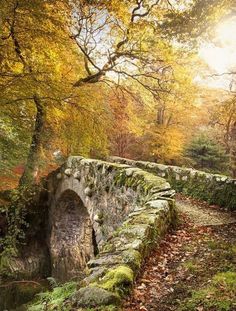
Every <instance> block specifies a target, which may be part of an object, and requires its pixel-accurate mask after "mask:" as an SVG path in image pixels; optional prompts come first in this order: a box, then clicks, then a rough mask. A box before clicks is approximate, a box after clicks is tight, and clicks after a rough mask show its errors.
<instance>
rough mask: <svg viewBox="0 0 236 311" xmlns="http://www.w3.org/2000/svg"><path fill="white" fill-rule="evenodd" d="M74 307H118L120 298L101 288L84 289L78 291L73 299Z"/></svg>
mask: <svg viewBox="0 0 236 311" xmlns="http://www.w3.org/2000/svg"><path fill="white" fill-rule="evenodd" d="M72 302H73V306H75V307H84V308H93V307H98V306H108V305H118V304H120V298H119V297H118V296H117V295H116V294H114V293H111V292H109V291H107V290H105V289H103V288H100V287H95V286H94V287H92V286H91V287H90V286H87V287H84V288H81V289H80V290H78V292H76V293H75V294H74V295H73V297H72Z"/></svg>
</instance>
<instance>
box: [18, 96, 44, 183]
mask: <svg viewBox="0 0 236 311" xmlns="http://www.w3.org/2000/svg"><path fill="white" fill-rule="evenodd" d="M34 103H35V106H36V111H37V113H36V119H35V126H34V132H33V136H32V140H31V145H30V149H29V154H28V157H27V161H26V164H25V169H24V172H23V174H22V176H21V178H20V181H19V186H20V187H23V186H27V185H30V184H32V183H34V182H35V180H36V177H37V170H38V162H39V158H40V150H41V145H42V133H43V126H44V117H45V111H44V106H43V104H42V102H41V100H40V98H39V96H38V95H34Z"/></svg>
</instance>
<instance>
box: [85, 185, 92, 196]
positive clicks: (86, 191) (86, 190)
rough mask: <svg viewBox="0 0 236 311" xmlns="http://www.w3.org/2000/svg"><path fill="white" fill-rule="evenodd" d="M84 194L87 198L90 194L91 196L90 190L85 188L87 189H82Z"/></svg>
mask: <svg viewBox="0 0 236 311" xmlns="http://www.w3.org/2000/svg"><path fill="white" fill-rule="evenodd" d="M84 194H85V195H86V196H88V197H91V196H92V194H93V191H92V189H91V188H89V187H87V188H85V189H84Z"/></svg>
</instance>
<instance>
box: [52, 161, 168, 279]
mask: <svg viewBox="0 0 236 311" xmlns="http://www.w3.org/2000/svg"><path fill="white" fill-rule="evenodd" d="M47 189H48V193H49V196H48V203H47V204H48V210H49V218H48V219H49V228H48V238H47V241H48V249H49V252H50V259H51V274H52V276H53V277H55V278H56V279H59V280H63V281H65V280H67V279H71V278H72V277H78V276H79V275H80V273H81V271H83V270H84V268H85V267H86V264H87V263H88V262H89V265H90V266H97V263H95V262H96V261H97V262H101V261H103V262H104V263H105V264H106V265H109V264H110V265H112V262H113V261H111V262H110V263H109V260H111V258H112V254H113V253H114V252H115V253H116V252H117V251H118V253H119V252H120V253H121V254H122V252H124V251H125V250H128V249H132V250H135V251H137V252H139V251H141V249H139V247H141V245H139V243H141V241H139V239H138V233H135V234H133V235H134V237H133V240H132V239H131V240H130V241H128V240H126V239H125V238H124V237H123V240H121V241H122V242H121V245H120V246H119V247H120V250H119V247H118V248H117V249H114V251H113V250H112V248H113V247H115V240H114V239H115V237H117V231H116V230H117V228H119V230H121V227H122V225H123V226H124V224H123V223H124V222H125V224H126V225H127V227H129V226H128V225H129V223H130V226H131V228H133V229H134V230H135V232H136V231H137V230H138V231H142V226H143V228H145V229H147V228H148V227H149V226H150V225H152V226H154V222H155V221H156V220H157V218H158V217H159V216H157V215H156V216H154V215H155V213H156V214H158V215H159V214H160V215H162V218H163V224H161V225H160V226H163V227H164V228H167V227H168V225H169V223H170V222H171V215H172V214H173V213H172V209H173V200H172V199H171V198H172V197H173V195H174V191H172V190H171V188H170V185H169V184H168V183H167V182H166V181H165V180H164V179H162V178H159V177H157V176H153V175H152V174H150V173H147V172H145V171H142V170H141V169H139V168H132V167H130V166H128V165H124V164H116V163H107V162H103V161H98V160H91V159H84V158H81V157H70V158H69V159H68V161H67V162H66V164H65V165H64V166H62V167H61V168H60V169H58V170H57V171H56V172H53V173H52V174H50V175H49V177H48V181H47ZM171 213H172V214H171ZM164 215H166V219H165V217H164ZM137 216H139V217H138V218H139V219H140V220H139V221H135V220H134V219H135V217H136V218H137ZM154 220H155V221H154ZM133 222H134V224H133ZM136 222H137V223H136ZM152 222H153V223H152ZM137 227H139V229H138V228H137ZM119 230H118V232H119ZM129 230H131V229H129ZM153 230H154V227H153ZM155 230H157V231H158V230H159V231H160V233H161V231H164V229H163V230H162V228H161V227H160V228H156V229H155ZM144 231H145V230H144ZM114 232H116V233H115V237H114ZM131 233H132V230H131ZM131 233H130V234H131ZM131 235H132V234H131ZM145 235H146V233H145V234H143V237H142V238H143V239H147V238H148V236H145ZM116 240H117V239H116ZM108 241H109V242H108ZM111 241H114V244H113V245H111ZM132 243H134V244H132ZM135 243H137V245H136V244H135ZM141 244H142V243H141ZM108 245H110V247H111V252H110V254H109V256H108V257H109V258H107V254H106V255H102V254H105V253H106V252H105V253H104V249H109V247H108ZM142 247H143V245H142ZM113 255H114V254H113ZM136 255H137V254H136ZM138 255H140V257H142V256H141V253H138ZM95 256H97V257H98V258H99V259H96V260H93V261H91V260H92V259H94V257H95ZM103 256H105V257H104V258H103V259H102V257H103ZM113 257H114V256H113ZM122 260H123V259H122ZM122 260H121V261H120V264H121V263H122V262H123V261H122ZM91 262H92V263H91ZM115 262H117V263H119V260H118V261H117V259H116V260H115Z"/></svg>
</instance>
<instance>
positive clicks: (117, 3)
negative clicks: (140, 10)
mask: <svg viewBox="0 0 236 311" xmlns="http://www.w3.org/2000/svg"><path fill="white" fill-rule="evenodd" d="M107 8H108V10H109V12H110V14H112V15H114V16H115V17H116V18H118V19H119V20H120V21H122V22H123V24H124V25H128V24H129V23H130V8H129V3H128V2H127V1H125V0H110V1H109V4H108V5H107Z"/></svg>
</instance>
